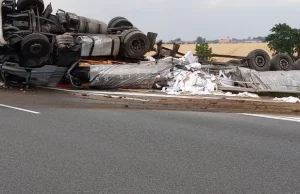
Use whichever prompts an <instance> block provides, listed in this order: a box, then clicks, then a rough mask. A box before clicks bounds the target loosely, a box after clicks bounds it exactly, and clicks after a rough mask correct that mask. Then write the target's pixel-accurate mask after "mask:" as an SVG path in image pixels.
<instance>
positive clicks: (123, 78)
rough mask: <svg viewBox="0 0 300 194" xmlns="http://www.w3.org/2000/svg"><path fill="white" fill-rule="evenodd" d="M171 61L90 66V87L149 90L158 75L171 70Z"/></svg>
mask: <svg viewBox="0 0 300 194" xmlns="http://www.w3.org/2000/svg"><path fill="white" fill-rule="evenodd" d="M173 66H174V65H173V63H172V62H171V61H159V62H158V63H157V64H156V63H155V62H145V63H141V64H128V65H101V64H99V65H92V66H91V67H90V86H91V87H96V88H99V89H118V88H123V89H124V88H131V89H151V88H152V87H153V85H154V84H155V81H156V77H157V76H158V75H165V74H168V73H169V72H170V70H171V69H172V68H173Z"/></svg>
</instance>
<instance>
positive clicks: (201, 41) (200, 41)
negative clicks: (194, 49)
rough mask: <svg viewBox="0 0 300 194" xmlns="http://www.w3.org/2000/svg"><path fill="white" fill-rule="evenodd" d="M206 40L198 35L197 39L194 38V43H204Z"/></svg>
mask: <svg viewBox="0 0 300 194" xmlns="http://www.w3.org/2000/svg"><path fill="white" fill-rule="evenodd" d="M205 42H206V39H205V38H202V37H200V36H199V37H198V38H197V39H196V43H197V44H203V43H205Z"/></svg>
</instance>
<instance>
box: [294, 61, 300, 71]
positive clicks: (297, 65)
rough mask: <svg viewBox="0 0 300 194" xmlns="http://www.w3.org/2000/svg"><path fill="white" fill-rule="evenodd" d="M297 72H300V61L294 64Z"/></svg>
mask: <svg viewBox="0 0 300 194" xmlns="http://www.w3.org/2000/svg"><path fill="white" fill-rule="evenodd" d="M294 67H295V70H300V59H298V60H297V61H296V62H295V63H294Z"/></svg>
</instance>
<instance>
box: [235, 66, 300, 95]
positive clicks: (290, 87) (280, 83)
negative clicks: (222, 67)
mask: <svg viewBox="0 0 300 194" xmlns="http://www.w3.org/2000/svg"><path fill="white" fill-rule="evenodd" d="M229 73H230V74H232V75H233V77H232V79H233V80H234V81H242V82H249V83H250V82H251V83H253V84H252V85H253V86H255V87H257V88H254V89H257V90H274V91H293V92H295V91H300V71H296V70H295V71H264V72H258V71H255V70H253V69H247V68H242V67H237V68H236V69H234V70H231V71H229Z"/></svg>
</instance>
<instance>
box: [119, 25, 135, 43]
mask: <svg viewBox="0 0 300 194" xmlns="http://www.w3.org/2000/svg"><path fill="white" fill-rule="evenodd" d="M135 31H139V30H138V29H136V28H134V29H130V30H125V31H124V32H122V34H121V43H122V42H124V40H125V38H126V37H127V35H128V34H130V33H131V32H135Z"/></svg>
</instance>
